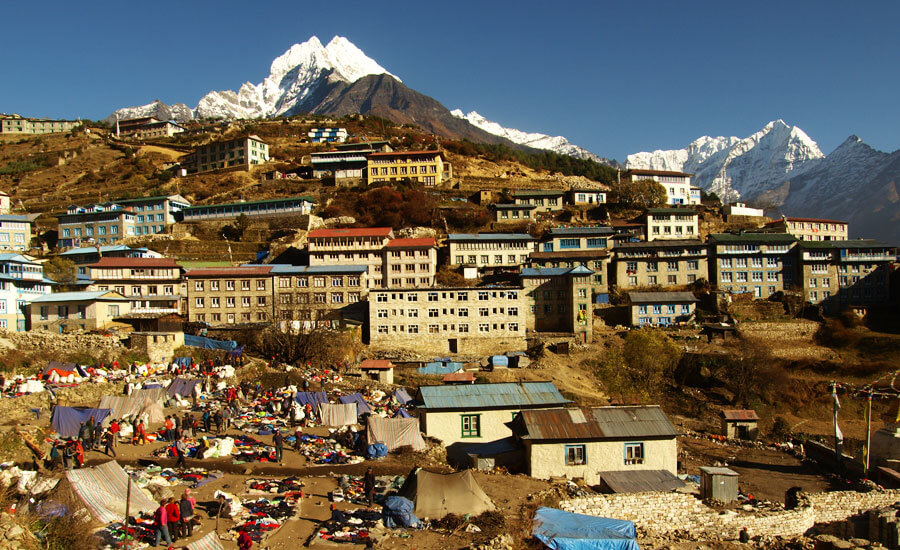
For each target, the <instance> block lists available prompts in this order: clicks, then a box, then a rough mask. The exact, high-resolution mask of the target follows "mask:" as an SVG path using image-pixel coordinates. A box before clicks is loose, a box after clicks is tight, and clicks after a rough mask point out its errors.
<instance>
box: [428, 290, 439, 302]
mask: <svg viewBox="0 0 900 550" xmlns="http://www.w3.org/2000/svg"><path fill="white" fill-rule="evenodd" d="M428 301H429V302H437V301H438V293H437V292H429V293H428Z"/></svg>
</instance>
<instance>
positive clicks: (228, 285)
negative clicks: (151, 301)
mask: <svg viewBox="0 0 900 550" xmlns="http://www.w3.org/2000/svg"><path fill="white" fill-rule="evenodd" d="M166 288H171V287H166ZM225 290H234V281H232V280H228V281H225ZM168 294H172V293H171V292H169V293H168Z"/></svg>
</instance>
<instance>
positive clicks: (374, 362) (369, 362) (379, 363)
mask: <svg viewBox="0 0 900 550" xmlns="http://www.w3.org/2000/svg"><path fill="white" fill-rule="evenodd" d="M359 368H360V369H363V370H369V369H381V370H386V369H392V368H394V364H393V363H391V362H390V361H389V360H387V359H366V360H365V361H363V362H362V363H360V364H359Z"/></svg>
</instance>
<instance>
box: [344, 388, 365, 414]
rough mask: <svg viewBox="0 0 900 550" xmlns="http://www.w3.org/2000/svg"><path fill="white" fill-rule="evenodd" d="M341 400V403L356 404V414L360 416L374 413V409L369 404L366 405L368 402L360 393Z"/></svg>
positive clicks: (346, 396)
mask: <svg viewBox="0 0 900 550" xmlns="http://www.w3.org/2000/svg"><path fill="white" fill-rule="evenodd" d="M339 399H340V401H341V403H355V404H356V407H357V409H356V414H358V415H364V414H366V413H371V412H372V407H370V406H369V404H368V403H366V400H365V399H364V398H363V396H362V394H361V393H359V392H357V393H351V394H350V395H345V396H343V397H340V398H339Z"/></svg>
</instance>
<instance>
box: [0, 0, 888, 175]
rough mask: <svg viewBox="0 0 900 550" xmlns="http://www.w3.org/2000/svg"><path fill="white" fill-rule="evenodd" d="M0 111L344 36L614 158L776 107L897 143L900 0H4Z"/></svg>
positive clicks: (468, 104) (184, 85)
mask: <svg viewBox="0 0 900 550" xmlns="http://www.w3.org/2000/svg"><path fill="white" fill-rule="evenodd" d="M3 14H4V20H5V22H6V23H7V24H6V25H3V27H4V29H3V31H2V32H0V66H2V67H4V69H6V73H7V74H11V75H15V76H14V78H12V79H6V80H5V81H4V82H3V84H2V85H0V112H18V113H20V114H23V115H30V116H49V117H77V116H81V117H87V118H103V117H105V116H107V115H109V114H110V113H111V112H112V111H113V110H114V109H116V108H118V107H123V106H131V105H139V104H143V103H148V102H150V101H152V100H154V99H161V100H163V101H165V102H167V103H172V102H185V103H187V104H188V105H189V106H191V107H194V106H196V103H197V101H198V100H199V99H200V97H202V96H203V95H204V94H205V93H206V92H208V91H210V90H212V89H219V90H224V89H233V90H236V89H237V88H238V87H239V86H240V84H241V83H242V82H244V81H252V82H260V81H261V80H262V79H263V78H264V77H265V76H266V75H267V74H268V69H269V64H270V62H271V60H272V59H274V58H275V57H276V56H278V55H280V54H281V53H282V52H284V50H286V49H287V48H288V47H290V46H291V45H292V44H294V43H296V42H302V41H304V40H306V39H308V38H309V37H310V36H312V35H316V36H318V37H319V38H320V39H321V40H322V42H323V43H326V42H327V41H328V40H330V39H331V37H332V36H334V35H336V34H339V35H342V36H346V37H347V38H349V39H350V40H351V41H352V42H353V43H355V44H356V45H357V46H359V47H360V48H361V49H362V50H363V51H365V52H366V54H368V55H369V56H370V57H372V58H373V59H375V60H376V61H378V62H379V63H380V64H381V65H382V66H384V67H385V68H386V69H387V70H389V71H391V72H392V73H394V74H396V75H397V76H399V77H400V78H401V79H403V81H404V83H405V84H407V85H408V86H410V87H411V88H413V89H416V90H418V91H420V92H422V93H425V94H427V95H430V96H432V97H434V98H436V99H437V100H439V101H440V102H441V103H443V104H444V105H445V106H447V107H448V108H450V109H453V108H457V107H458V108H461V109H463V110H464V111H469V110H477V111H478V112H480V113H481V114H482V115H484V116H485V117H487V118H488V119H490V120H494V121H497V122H499V123H501V124H503V125H504V126H508V127H513V128H518V129H520V130H526V131H538V132H543V133H548V134H553V135H564V136H566V137H567V138H569V140H570V141H572V142H573V143H576V144H578V145H581V146H584V147H586V148H588V149H590V150H591V151H593V152H595V153H597V154H599V155H603V156H608V157H612V158H617V159H619V160H624V157H625V155H627V154H628V153H631V152H637V151H643V150H652V149H670V148H679V147H684V146H686V145H687V144H688V143H690V142H691V141H692V140H694V139H696V138H697V137H699V136H701V135H737V136H741V137H744V136H747V135H749V134H751V133H753V132H755V131H757V130H759V129H760V128H762V127H763V126H764V125H765V124H766V123H767V122H768V121H770V120H773V119H777V118H781V119H784V120H785V121H786V122H788V123H789V124H794V125H797V126H799V127H801V128H802V129H804V130H805V131H806V132H807V133H808V134H809V135H810V136H811V137H812V138H813V139H815V140H816V141H817V142H818V143H819V146H820V147H821V148H822V150H823V151H824V152H826V153H828V152H830V151H831V150H832V149H834V148H835V147H837V146H838V145H839V144H840V143H841V142H842V141H843V140H844V139H845V138H846V137H847V136H849V135H850V134H857V135H859V136H860V137H861V138H862V139H863V140H864V141H866V142H867V143H869V144H870V145H872V146H873V147H876V148H878V149H881V150H885V151H893V150H896V149H898V148H900V132H898V131H897V128H898V127H900V101H898V98H900V71H897V67H898V66H900V39H898V36H897V32H896V23H897V21H898V20H900V2H896V1H870V2H852V3H851V2H833V1H826V0H822V1H818V2H801V1H797V2H794V1H789V2H785V1H779V2H768V1H753V2H749V1H748V2H728V1H721V0H720V1H715V2H700V1H698V2H671V1H660V2H638V1H623V2H619V3H615V4H613V3H607V2H600V1H583V2H559V3H548V2H529V1H521V0H520V1H518V2H502V1H498V2H491V1H483V0H482V1H479V2H469V1H454V2H440V3H437V2H434V3H432V2H422V1H421V0H420V1H417V2H406V1H395V2H390V3H387V2H372V1H368V2H355V1H346V0H345V1H340V2H306V1H294V2H256V3H247V2H230V1H228V0H220V1H217V2H211V1H204V0H198V1H194V0H190V1H180V2H168V1H157V2H153V3H146V2H106V1H96V2H78V3H74V2H68V1H65V2H62V1H58V2H57V1H50V2H8V3H6V5H5V6H4V8H3Z"/></svg>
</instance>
